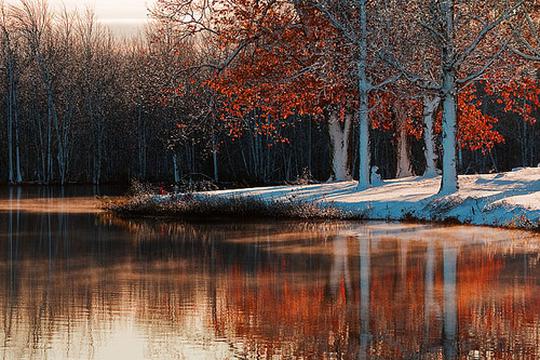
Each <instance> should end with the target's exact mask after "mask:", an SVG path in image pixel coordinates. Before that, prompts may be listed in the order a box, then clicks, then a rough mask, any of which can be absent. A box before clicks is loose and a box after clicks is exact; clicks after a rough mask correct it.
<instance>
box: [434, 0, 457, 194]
mask: <svg viewBox="0 0 540 360" xmlns="http://www.w3.org/2000/svg"><path fill="white" fill-rule="evenodd" d="M441 6H442V12H443V14H444V16H445V27H446V31H445V44H444V47H443V54H442V57H443V66H442V67H443V86H442V93H443V140H442V145H443V164H442V165H443V176H442V182H441V188H440V190H439V194H440V195H448V194H453V193H455V192H457V191H458V189H459V185H458V177H457V163H456V136H457V111H456V105H457V101H456V98H457V86H456V70H455V68H454V60H455V59H454V44H453V37H454V11H453V9H454V2H453V0H444V1H443V2H442V3H441Z"/></svg>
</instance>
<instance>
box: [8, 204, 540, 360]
mask: <svg viewBox="0 0 540 360" xmlns="http://www.w3.org/2000/svg"><path fill="white" fill-rule="evenodd" d="M0 216H2V218H1V219H0V220H2V223H5V224H7V225H6V226H5V231H6V232H7V236H6V237H5V238H3V239H2V240H1V241H2V242H1V244H2V246H1V247H0V307H1V308H2V309H3V311H2V313H1V316H2V318H1V319H0V320H1V321H2V324H3V325H2V335H4V344H3V345H4V347H3V348H4V349H9V348H10V346H13V345H15V347H16V348H17V349H19V353H18V354H17V357H18V358H31V357H32V356H33V357H34V358H40V357H44V356H45V355H48V356H49V357H54V356H53V355H55V354H53V353H51V351H55V350H58V347H59V346H61V347H62V349H61V350H62V351H66V350H65V349H66V348H67V347H68V346H69V349H70V350H69V351H71V352H72V357H86V356H85V355H87V354H90V355H91V354H92V352H93V351H98V350H99V349H103V348H104V347H105V346H106V345H107V344H109V345H110V342H111V341H114V342H116V341H120V342H121V341H122V338H118V336H116V337H115V336H113V335H114V334H117V333H122V331H126V329H129V328H136V330H137V331H138V332H139V336H140V338H142V339H144V341H145V345H144V346H145V349H146V350H147V351H149V352H153V351H155V352H156V353H157V352H159V351H160V352H161V354H162V355H163V352H167V353H166V354H165V355H163V356H167V355H170V357H173V358H174V357H178V356H175V354H182V353H183V352H184V351H186V349H185V347H186V346H187V345H189V344H196V345H197V346H198V347H197V349H198V351H202V349H203V348H206V349H211V350H212V351H217V350H218V349H221V350H223V351H226V352H227V353H228V354H229V355H230V354H231V353H234V354H236V355H237V356H238V357H248V358H249V357H256V356H257V355H258V356H259V357H261V358H265V357H271V356H272V355H277V356H279V355H281V356H283V357H305V358H320V357H324V356H323V355H322V354H326V357H341V358H369V357H375V358H377V357H378V358H395V359H397V358H415V357H429V358H442V357H443V356H445V357H446V358H452V357H456V358H460V357H463V356H467V355H469V352H471V351H473V350H477V351H480V355H482V356H484V355H486V354H487V352H488V350H490V351H493V354H495V356H496V357H500V358H503V357H508V356H509V354H510V353H509V352H505V351H506V350H504V349H512V351H514V352H515V354H518V355H519V357H527V356H530V357H536V356H537V355H540V354H539V345H540V344H539V341H538V337H537V334H536V330H535V329H538V328H539V326H540V319H539V316H538V314H539V313H540V300H537V296H536V295H535V294H536V293H537V291H538V285H537V282H536V280H537V278H538V275H539V270H538V264H537V262H536V259H537V254H538V247H539V245H538V243H537V245H536V248H535V247H534V246H533V245H531V242H527V241H525V240H524V241H521V242H520V240H519V239H513V240H511V241H497V242H489V241H485V240H486V238H485V237H483V236H481V235H480V236H477V238H476V239H473V240H471V241H470V243H467V242H466V241H464V240H463V239H466V237H467V236H466V234H467V233H466V231H471V232H473V233H474V231H475V229H474V228H465V229H463V228H460V231H465V233H461V234H459V237H460V240H459V241H452V240H448V241H447V240H446V239H445V238H444V237H443V236H442V234H444V232H443V231H442V230H441V229H440V228H434V231H435V232H434V234H436V235H433V234H431V235H430V232H429V229H427V228H425V227H418V228H413V229H414V230H411V228H410V227H409V226H407V225H404V226H403V227H402V229H403V231H404V233H403V236H400V233H399V226H395V225H392V226H390V225H389V229H392V230H391V231H390V232H385V231H381V230H380V229H381V227H380V225H377V226H379V227H377V226H375V225H369V224H353V223H331V224H329V223H318V224H317V223H315V224H313V223H310V224H304V223H295V222H267V223H251V224H249V223H248V224H239V223H238V224H231V223H227V224H217V223H216V224H196V223H179V222H169V223H167V222H157V221H134V220H119V219H116V218H113V217H109V216H108V215H100V216H101V217H100V218H99V219H97V220H96V218H94V217H93V216H84V215H69V216H65V215H57V214H33V215H29V214H26V213H18V212H17V211H13V212H10V213H7V214H4V215H0ZM419 229H420V230H421V231H419ZM448 229H452V228H448ZM468 229H470V230H468ZM415 231H417V233H419V234H420V233H421V236H416V237H415V236H414V234H415ZM453 231H456V230H453ZM451 235H452V236H449V238H451V237H457V236H458V235H457V234H454V233H452V234H451ZM489 236H491V234H489ZM469 237H470V236H469ZM510 249H511V251H510ZM141 334H142V335H141ZM515 334H519V336H515ZM128 335H129V336H128ZM128 335H126V336H127V337H129V338H130V339H132V338H136V336H135V335H133V334H132V333H129V334H128ZM113 339H114V340H113ZM118 339H119V340H118ZM491 339H499V344H502V345H501V346H498V347H494V348H489V346H490V345H489V344H490V341H491ZM124 340H126V339H124ZM26 344H29V345H26ZM160 344H167V346H166V347H164V346H160ZM2 351H3V350H0V355H2ZM508 351H509V350H508ZM74 354H82V355H80V356H76V355H74ZM96 354H98V353H96ZM420 355H421V356H420ZM61 356H65V355H61ZM61 356H60V357H61ZM96 356H97V355H96Z"/></svg>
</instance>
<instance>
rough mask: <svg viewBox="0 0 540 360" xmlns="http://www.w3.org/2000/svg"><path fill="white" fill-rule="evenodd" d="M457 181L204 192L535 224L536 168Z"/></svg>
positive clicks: (369, 211) (377, 215)
mask: <svg viewBox="0 0 540 360" xmlns="http://www.w3.org/2000/svg"><path fill="white" fill-rule="evenodd" d="M459 181H460V190H459V192H457V193H456V194H453V195H451V196H444V197H441V196H438V195H437V191H438V189H439V185H440V177H436V178H423V177H409V178H404V179H397V180H387V181H385V182H384V183H383V184H381V185H380V186H377V187H373V188H370V189H367V190H364V191H360V192H358V191H357V190H356V182H337V183H326V184H318V185H307V186H278V187H263V188H251V189H240V190H223V191H214V192H209V193H206V195H211V196H217V197H249V198H258V199H262V200H267V201H291V200H295V201H301V202H314V203H318V204H321V205H330V206H332V207H335V208H337V209H340V210H342V211H344V212H347V213H349V214H351V215H353V216H356V217H359V218H363V219H370V220H406V219H416V220H426V221H449V222H459V223H466V224H474V225H492V226H510V227H519V228H535V229H536V228H538V226H539V223H540V168H522V169H516V170H515V171H512V172H508V173H500V174H489V175H464V176H460V178H459Z"/></svg>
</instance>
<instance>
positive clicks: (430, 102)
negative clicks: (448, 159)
mask: <svg viewBox="0 0 540 360" xmlns="http://www.w3.org/2000/svg"><path fill="white" fill-rule="evenodd" d="M440 102H441V98H440V97H438V96H435V97H429V96H424V114H423V116H424V143H425V147H424V156H425V158H426V170H425V171H424V177H435V176H437V164H436V162H437V154H436V153H435V134H434V131H433V123H434V121H433V116H434V114H435V110H436V109H437V107H438V106H439V104H440Z"/></svg>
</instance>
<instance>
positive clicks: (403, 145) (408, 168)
mask: <svg viewBox="0 0 540 360" xmlns="http://www.w3.org/2000/svg"><path fill="white" fill-rule="evenodd" d="M396 117H397V119H398V140H397V171H396V178H398V179H401V178H405V177H409V176H413V171H412V165H411V157H410V156H409V146H408V143H407V127H406V120H407V119H406V117H405V116H404V114H403V111H402V109H400V108H399V107H398V108H397V109H396Z"/></svg>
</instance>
